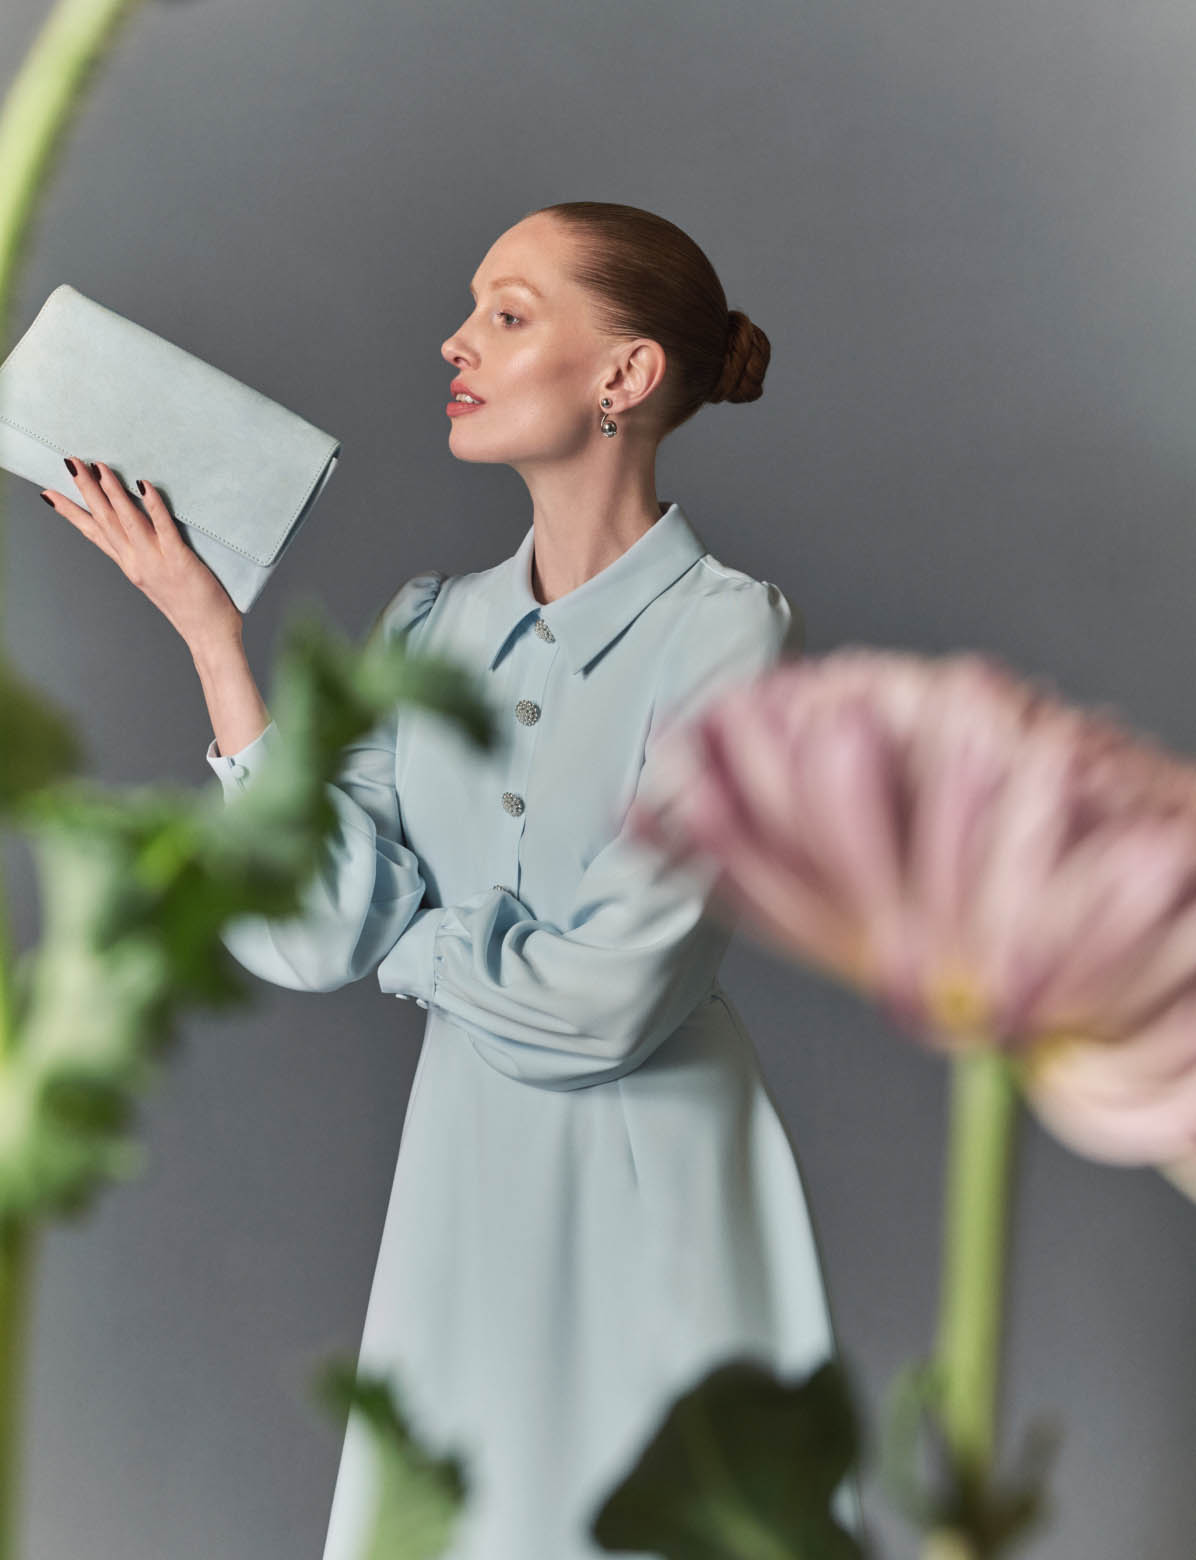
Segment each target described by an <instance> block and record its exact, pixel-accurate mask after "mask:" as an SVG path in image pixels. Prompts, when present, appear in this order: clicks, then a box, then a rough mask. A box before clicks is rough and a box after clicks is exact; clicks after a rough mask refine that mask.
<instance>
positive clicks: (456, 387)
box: [449, 379, 486, 406]
mask: <svg viewBox="0 0 1196 1560" xmlns="http://www.w3.org/2000/svg"><path fill="white" fill-rule="evenodd" d="M449 394H450V395H457V394H461V395H471V396H473V398H474V400H475V401H476V402H477V404H478V405H479V406H485V404H486V402H485V400H484V399H483V398H482V397H481V396H480V395H479V394H478V393H477V391H476V390H471V389H470V387H469V386H468V385H466V384H462V382H461V380H459V379H454V380H453V382H452V384H451V385H450V386H449ZM462 404H465V403H462Z"/></svg>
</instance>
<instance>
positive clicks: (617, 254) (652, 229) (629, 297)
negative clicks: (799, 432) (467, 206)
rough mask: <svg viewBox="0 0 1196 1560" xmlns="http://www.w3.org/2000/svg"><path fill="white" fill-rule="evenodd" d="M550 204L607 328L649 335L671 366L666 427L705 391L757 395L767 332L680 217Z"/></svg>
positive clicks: (709, 396) (707, 394)
mask: <svg viewBox="0 0 1196 1560" xmlns="http://www.w3.org/2000/svg"><path fill="white" fill-rule="evenodd" d="M541 214H546V215H549V216H552V217H555V218H556V219H557V221H559V222H561V223H563V224H564V225H565V227H566V228H567V229H568V230H569V232H570V234H571V235H572V237H573V238H574V240H575V243H574V254H573V259H572V262H571V265H570V271H571V274H572V277H573V280H574V281H576V282H577V283H578V284H579V285H580V286H582V287H584V288H586V289H587V291H588V292H589V293H590V294H591V296H592V297H593V299H594V303H595V307H596V310H597V317H598V321H599V324H600V326H601V328H603V329H604V330H607V331H609V332H610V333H611V335H613V336H628V337H631V336H647V337H649V338H650V339H651V340H653V341H657V342H659V343H660V345H661V347H662V348H663V349H664V354H665V358H666V360H667V367H666V369H665V375H664V380H663V381H662V383H661V386H660V389H659V390H658V391H657V392H656V393H657V394H658V395H659V396H660V397H661V400H662V402H663V405H662V407H661V415H662V422H663V426H662V430H661V437H662V438H663V437H664V435H665V434H668V433H671V432H672V431H673V429H674V428H677V427H680V425H681V424H682V423H683V422H685V421H686V420H687V419H688V418H690V417H692V416H693V414H694V413H695V412H696V411H697V410H698V408H699V407H701V406H703V405H705V403H706V402H707V401H756V400H758V399H759V398H760V396H761V395H762V394H763V389H764V374H765V371H766V369H767V368H768V360H769V357H770V356H771V352H772V349H771V347H770V345H769V341H768V337H767V336H766V335H765V334H764V332H763V331H762V330H761V329H760V327H759V326H758V325H754V324H753V323H752V321H751V320H750V319H749V318H748V317H747V315H746V314H744V313H743V312H742V310H740V309H728V308H727V295H726V293H725V292H724V291H723V286H722V283H721V282H720V281H719V279H718V275H717V273H716V272H715V269H714V267H713V266H712V265H711V263H710V261H709V260H708V259H707V257H706V255H705V253H704V252H703V251H702V250H701V249H700V248H699V247H698V245H697V244H695V243H694V241H693V239H692V238H690V236H689V235H688V233H685V232H683V231H682V230H681V228H679V227H677V226H676V224H675V223H673V222H669V221H668V220H667V219H666V218H665V217H659V216H657V215H656V214H655V213H654V212H651V211H644V210H642V209H641V208H640V207H639V206H623V205H619V204H617V203H616V202H613V201H602V200H573V201H560V202H558V203H557V204H556V205H553V206H540V207H537V209H536V210H535V211H529V212H527V213H526V215H527V216H529V217H531V216H539V215H541Z"/></svg>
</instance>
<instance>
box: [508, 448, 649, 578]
mask: <svg viewBox="0 0 1196 1560" xmlns="http://www.w3.org/2000/svg"><path fill="white" fill-rule="evenodd" d="M602 453H606V452H602ZM521 475H522V476H523V477H524V480H525V481H526V482H527V485H528V490H529V492H530V493H531V496H532V525H533V528H534V530H535V546H534V550H533V557H532V591H533V593H534V595H535V597H536V600H537V601H539V602H540V603H541V604H542V605H547V603H548V602H550V601H556V600H557V599H558V597H560V596H565V595H568V593H569V592H570V591H571V590H576V589H577V587H578V586H579V585H584V584H585V582H586V581H587V580H588V579H592V578H593V577H594V575H595V574H600V573H601V572H602V570H603V569H605V568H607V567H608V566H609V565H610V564H612V563H613V562H614V561H615V559H616V558H619V557H621V556H622V555H623V553H625V552H626V551H627V549H628V548H629V547H631V546H633V545H634V544H635V543H636V542H638V541H639V539H640V537H641V536H643V535H645V534H646V533H647V532H648V531H650V530H651V528H652V527H653V526H654V525H655V524H656V522H657V520H659V519H660V517H661V515H662V514H664V512H665V510H666V508H667V507H668V506H667V505H666V504H662V503H661V502H660V500H659V499H658V498H657V496H656V473H655V470H654V469H653V467H651V466H648V467H647V468H641V469H640V470H638V471H635V472H632V471H622V472H615V471H614V470H613V469H611V468H610V467H609V466H608V468H607V470H606V471H605V472H601V474H593V473H591V476H592V477H593V480H590V477H587V480H586V481H585V482H579V481H578V477H577V474H576V472H570V473H569V474H568V477H567V479H562V478H561V477H559V476H553V475H548V474H544V473H540V474H533V475H531V476H528V475H527V474H526V473H521Z"/></svg>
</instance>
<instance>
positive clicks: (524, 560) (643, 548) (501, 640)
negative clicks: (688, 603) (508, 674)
mask: <svg viewBox="0 0 1196 1560" xmlns="http://www.w3.org/2000/svg"><path fill="white" fill-rule="evenodd" d="M535 529H536V528H535V525H534V524H533V525H530V526H529V527H528V530H527V534H526V535H525V536H524V538H523V541H522V542H520V544H519V550H518V551H517V552H516V553H515V554H514V556H513V557H510V558H508V559H507V560H506V562H505V563H500V564H499V565H498V566H497V568H496V569H495V570H494V574H493V579H492V584H491V594H490V606H489V609H488V616H487V620H486V643H487V645H488V646H489V647H490V649H491V652H492V653H491V657H490V663H489V664H490V667H491V669H493V668H494V667H495V666H497V665H498V662H499V661H500V660H501V659H502V657H503V655H504V654H505V652H506V649H507V646H508V645H509V644H510V643H511V641H512V640H513V638H514V636H515V631H516V629H518V628H520V627H522V626H524V625H525V620H526V619H531V620H534V619H535V618H536V617H542V618H543V619H544V621H545V622H546V623H547V624H548V626H549V628H550V629H551V630H552V632H553V633H554V634H555V635H556V637H557V638H558V639H559V640H560V642H561V648H562V650H563V651H564V654H565V657H566V659H567V661H568V664H569V670H570V671H571V672H579V671H581V670H582V668H583V667H585V666H588V665H589V663H590V662H591V661H592V660H593V659H594V657H595V656H596V655H598V654H599V652H600V651H602V650H605V649H606V647H607V645H608V644H609V643H610V642H611V640H612V639H614V638H615V636H616V635H618V634H620V633H622V631H623V630H624V629H625V628H626V627H627V625H628V624H629V623H630V622H631V621H632V620H633V619H634V618H636V617H638V616H639V614H640V613H641V612H642V611H643V610H644V608H645V607H646V606H647V605H648V603H649V602H650V601H654V600H655V599H656V597H657V596H659V595H660V593H661V591H663V590H667V589H668V587H669V586H670V585H671V584H672V583H673V581H674V580H676V579H678V578H680V576H681V575H682V574H684V573H685V571H686V569H688V568H690V567H691V566H692V565H693V564H694V563H695V562H696V561H697V560H698V559H699V558H701V557H702V556H703V555H704V554H705V552H706V544H705V543H704V542H703V541H702V540H701V538H700V537H699V536H698V535H697V533H696V532H695V531H694V529H693V527H692V526H691V525H690V523H689V520H688V519H687V518H686V515H685V512H684V510H683V509H682V508H681V505H680V504H670V505H669V507H668V509H666V510H665V512H664V514H663V515H661V517H660V519H659V520H657V521H655V522H654V523H653V525H652V526H651V527H650V529H649V530H647V531H645V532H644V534H643V535H642V536H641V537H639V538H638V539H637V540H636V541H635V542H633V543H632V545H631V546H630V547H629V548H628V549H627V550H626V552H623V553H620V555H619V556H618V557H617V558H616V559H615V561H614V562H613V563H608V564H607V566H606V568H604V569H600V570H599V571H598V573H597V574H594V575H592V576H591V577H590V578H589V579H588V580H586V581H584V583H583V584H581V585H578V586H577V587H576V589H574V590H571V591H567V592H566V594H565V595H563V596H558V597H557V599H556V600H555V601H549V602H545V603H541V602H539V601H537V600H536V598H535V595H534V594H533V592H532V558H533V555H534V546H535ZM527 626H528V627H530V623H528V624H527Z"/></svg>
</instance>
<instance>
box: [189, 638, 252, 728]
mask: <svg viewBox="0 0 1196 1560" xmlns="http://www.w3.org/2000/svg"><path fill="white" fill-rule="evenodd" d="M190 649H191V659H192V661H193V662H194V663H195V670H196V672H197V673H198V674H199V681H200V684H201V686H202V687H203V694H204V698H205V700H206V701H207V706H208V717H209V719H210V720H211V723H212V733H213V735H214V736H215V738H216V745H217V748H218V750H219V752H220V753H221V754H223V755H229V754H232V753H237V752H239V751H240V750H241V749H242V748H243V747H245V746H246V745H247V744H248V743H250V742H252V741H253V740H254V738H255V737H259V736H260V735H261V734H262V732H263V731H264V730H265V729H266V727H267V726H268V725H269V724H270V711H269V710H268V709H267V708H266V705H265V703H264V701H263V699H262V696H261V693H260V692H259V691H258V686H257V683H256V682H255V681H254V676H253V672H252V671H251V670H250V667H249V660H248V658H247V656H246V654H245V646H244V643H243V641H242V639H241V635H240V633H237V634H235V635H233V634H224V635H221V636H220V637H219V638H213V639H210V640H206V641H204V642H202V643H196V644H193V645H191V647H190Z"/></svg>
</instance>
